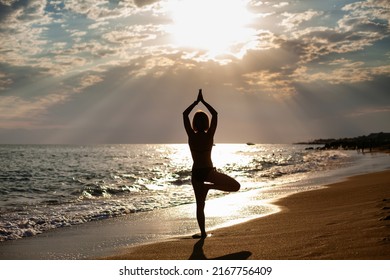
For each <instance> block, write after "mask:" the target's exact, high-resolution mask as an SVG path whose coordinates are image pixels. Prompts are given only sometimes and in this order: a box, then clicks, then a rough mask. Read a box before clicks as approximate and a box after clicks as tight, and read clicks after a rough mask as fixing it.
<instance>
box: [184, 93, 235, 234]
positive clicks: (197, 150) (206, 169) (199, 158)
mask: <svg viewBox="0 0 390 280" xmlns="http://www.w3.org/2000/svg"><path fill="white" fill-rule="evenodd" d="M199 102H201V103H203V104H204V105H205V106H206V108H207V109H208V110H209V112H210V113H211V116H212V117H211V122H209V118H208V116H207V114H206V113H205V112H203V111H198V112H196V113H195V115H194V118H193V121H192V126H191V123H190V119H189V114H190V112H191V111H192V109H194V107H195V106H196V105H198V103H199ZM183 120H184V127H185V129H186V132H187V135H188V144H189V146H190V150H191V155H192V159H193V161H194V163H193V165H192V176H191V182H192V186H193V188H194V192H195V198H196V218H197V220H198V225H199V228H200V235H194V238H206V237H207V233H206V229H205V215H204V207H205V201H206V196H207V193H208V191H209V190H210V189H216V190H221V191H228V192H235V191H238V190H239V189H240V184H239V183H238V182H237V181H236V180H234V179H233V178H231V177H229V176H227V175H225V174H222V173H220V172H218V171H217V170H216V169H215V168H214V166H213V162H212V161H211V150H212V148H213V144H214V134H215V131H216V129H217V121H218V113H217V111H215V109H214V108H213V107H212V106H211V105H210V104H208V103H207V102H206V101H205V100H204V99H203V95H202V90H201V89H200V90H199V94H198V98H197V99H196V101H195V102H194V103H192V104H191V105H190V106H189V107H188V108H187V109H186V110H185V111H184V112H183ZM206 182H207V183H206Z"/></svg>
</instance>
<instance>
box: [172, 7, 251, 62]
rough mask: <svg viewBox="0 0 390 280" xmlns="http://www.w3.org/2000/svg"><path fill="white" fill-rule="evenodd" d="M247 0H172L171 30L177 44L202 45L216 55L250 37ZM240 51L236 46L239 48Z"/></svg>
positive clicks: (190, 46) (249, 15)
mask: <svg viewBox="0 0 390 280" xmlns="http://www.w3.org/2000/svg"><path fill="white" fill-rule="evenodd" d="M246 5H247V1H245V0H173V1H170V7H169V10H170V12H169V13H170V14H171V17H172V21H173V24H172V25H171V26H170V28H169V32H170V33H171V34H172V36H173V40H174V44H175V45H177V46H180V47H189V48H196V49H202V50H205V51H207V52H209V53H210V54H212V55H214V56H216V55H220V54H223V53H229V52H233V51H234V49H235V48H236V49H237V47H238V46H240V45H243V44H245V43H247V42H248V41H250V39H251V37H252V36H253V35H254V34H253V32H254V30H253V29H251V28H250V27H249V24H250V22H251V20H253V14H251V13H250V12H249V11H248V9H247V7H246ZM236 51H237V50H236Z"/></svg>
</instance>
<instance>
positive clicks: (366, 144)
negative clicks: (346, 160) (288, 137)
mask: <svg viewBox="0 0 390 280" xmlns="http://www.w3.org/2000/svg"><path fill="white" fill-rule="evenodd" d="M295 144H302V145H324V146H323V147H321V148H318V149H325V150H328V149H329V150H330V149H345V150H361V151H373V150H376V151H377V150H380V151H389V150H390V133H386V132H378V133H371V134H369V135H363V136H357V137H352V138H339V139H335V138H329V139H315V140H311V141H307V142H298V143H295Z"/></svg>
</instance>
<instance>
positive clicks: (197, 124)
mask: <svg viewBox="0 0 390 280" xmlns="http://www.w3.org/2000/svg"><path fill="white" fill-rule="evenodd" d="M192 128H193V129H194V130H195V131H196V132H198V131H207V130H208V129H209V117H208V116H207V114H206V113H205V112H203V111H198V112H196V113H195V115H194V118H193V120H192Z"/></svg>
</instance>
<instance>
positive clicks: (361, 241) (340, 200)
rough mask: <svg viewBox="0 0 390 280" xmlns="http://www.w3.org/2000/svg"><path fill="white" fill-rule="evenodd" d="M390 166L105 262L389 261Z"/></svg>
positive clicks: (132, 249)
mask: <svg viewBox="0 0 390 280" xmlns="http://www.w3.org/2000/svg"><path fill="white" fill-rule="evenodd" d="M389 185H390V170H388V169H387V170H385V171H380V172H374V173H367V174H363V175H356V176H352V177H347V178H345V179H343V180H342V181H340V182H338V183H332V184H325V186H326V187H325V188H320V189H317V190H313V191H304V192H299V193H296V194H292V195H289V196H287V197H283V198H281V199H278V200H277V201H275V202H274V203H275V205H277V206H278V207H280V208H281V209H282V211H280V212H277V213H274V214H271V215H267V216H265V217H261V218H257V219H254V220H250V221H247V222H244V223H240V224H236V225H232V226H228V227H223V228H219V229H215V230H213V231H212V233H213V235H212V236H211V237H209V238H206V239H204V240H203V239H200V240H195V239H192V238H191V237H177V238H171V239H168V240H163V241H161V242H154V243H150V244H145V245H136V246H131V247H129V248H125V249H123V250H122V251H121V252H120V253H117V254H115V255H110V256H106V257H104V258H102V259H105V260H123V259H128V260H152V259H159V260H180V259H182V260H185V259H203V260H205V259H250V260H259V259H271V260H289V259H350V260H355V259H364V260H379V259H382V260H388V259H390V187H388V186H389Z"/></svg>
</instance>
